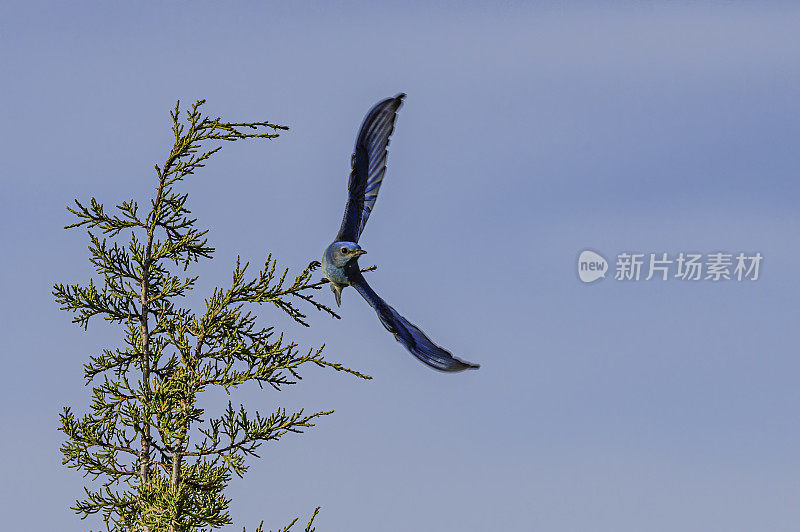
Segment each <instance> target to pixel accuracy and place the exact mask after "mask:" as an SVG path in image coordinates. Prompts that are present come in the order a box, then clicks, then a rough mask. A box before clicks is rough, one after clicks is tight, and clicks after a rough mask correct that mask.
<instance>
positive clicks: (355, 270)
mask: <svg viewBox="0 0 800 532" xmlns="http://www.w3.org/2000/svg"><path fill="white" fill-rule="evenodd" d="M405 96H406V95H405V94H398V95H397V96H395V97H394V98H387V99H385V100H383V101H381V102H379V103H378V104H377V105H375V107H373V108H372V109H371V110H370V111H369V113H367V116H366V118H365V119H364V123H363V124H362V125H361V130H360V131H359V132H358V137H357V139H356V147H355V152H354V153H353V156H352V158H351V167H352V169H351V171H350V181H349V184H348V193H349V197H348V200H347V206H346V207H345V211H344V218H343V219H342V226H341V228H340V229H339V234H338V235H336V239H335V240H334V242H333V243H332V244H331V245H330V246H328V248H327V249H326V250H325V254H324V255H323V256H322V272H323V274H324V275H325V277H326V278H327V279H328V281H330V285H331V290H332V291H333V294H334V296H335V297H336V304H337V305H339V306H341V304H342V290H344V288H345V287H347V286H352V287H353V288H355V289H356V291H358V293H359V294H361V297H363V298H364V299H365V300H366V301H367V303H369V304H370V306H372V308H373V309H375V312H377V313H378V318H379V319H380V320H381V323H382V324H383V326H384V327H386V330H388V331H389V332H390V333H392V334H393V335H394V337H395V338H396V339H397V341H398V342H400V343H401V344H403V345H404V346H405V347H406V349H408V351H409V352H411V354H412V355H414V356H415V357H417V358H418V359H419V360H421V361H422V362H424V363H425V364H427V365H428V366H430V367H432V368H435V369H438V370H440V371H462V370H465V369H470V368H478V367H479V366H478V365H477V364H471V363H469V362H464V361H462V360H459V359H457V358H455V357H454V356H453V355H452V354H451V353H450V352H449V351H447V350H445V349H442V348H441V347H439V346H438V345H436V344H435V343H433V342H432V341H431V339H430V338H428V337H427V336H426V335H425V333H424V332H422V331H421V330H420V329H419V328H418V327H417V326H416V325H414V324H413V323H411V322H409V321H408V320H407V319H405V318H404V317H403V316H401V315H400V314H399V313H398V312H397V311H396V310H395V309H393V308H392V307H391V306H389V304H387V303H386V301H384V300H383V299H381V298H380V297H379V296H378V294H376V293H375V291H374V290H373V289H372V288H371V287H370V286H369V284H367V281H366V279H364V276H363V275H362V274H361V270H360V268H359V266H358V258H359V257H360V256H361V255H363V254H365V253H366V251H364V250H363V249H361V246H359V245H358V239H359V237H360V236H361V232H362V231H363V230H364V225H366V223H367V219H368V218H369V215H370V212H372V207H373V206H374V205H375V200H376V199H377V198H378V190H379V189H380V187H381V182H382V181H383V176H384V174H385V173H386V156H387V153H388V152H387V147H388V146H389V137H390V136H391V134H392V131H393V130H394V122H395V119H396V117H397V110H398V109H400V106H401V105H403V98H405ZM316 265H319V264H318V263H316Z"/></svg>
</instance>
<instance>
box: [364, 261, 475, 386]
mask: <svg viewBox="0 0 800 532" xmlns="http://www.w3.org/2000/svg"><path fill="white" fill-rule="evenodd" d="M348 280H349V281H350V285H351V286H352V287H354V288H355V289H356V290H358V293H359V294H361V296H362V297H363V298H364V299H366V300H367V303H369V304H370V305H371V306H372V308H374V309H375V312H377V313H378V318H379V319H380V320H381V323H382V324H383V326H384V327H386V330H388V331H389V332H390V333H392V334H393V335H394V337H395V338H396V339H397V341H398V342H400V343H401V344H403V345H404V346H405V347H406V349H408V350H409V351H410V352H411V354H412V355H414V356H415V357H417V358H418V359H420V360H421V361H422V362H424V363H425V364H427V365H429V366H430V367H432V368H434V369H438V370H440V371H462V370H465V369H477V368H478V367H480V366H479V365H478V364H470V363H469V362H464V361H462V360H459V359H457V358H455V357H454V356H453V355H452V354H451V353H450V352H449V351H447V350H445V349H442V348H441V347H439V346H438V345H436V344H435V343H433V342H432V341H431V339H430V338H428V337H427V336H425V333H424V332H422V331H421V330H419V328H417V326H416V325H414V324H413V323H411V322H410V321H408V320H407V319H405V318H404V317H403V316H401V315H400V314H399V313H398V312H397V311H396V310H395V309H393V308H392V307H390V306H389V304H387V303H386V301H384V300H383V299H381V298H380V296H378V294H376V293H375V291H374V290H373V289H372V287H370V286H369V285H368V284H367V280H366V279H364V276H363V275H361V272H360V271H358V268H356V269H355V272H352V273H351V272H348Z"/></svg>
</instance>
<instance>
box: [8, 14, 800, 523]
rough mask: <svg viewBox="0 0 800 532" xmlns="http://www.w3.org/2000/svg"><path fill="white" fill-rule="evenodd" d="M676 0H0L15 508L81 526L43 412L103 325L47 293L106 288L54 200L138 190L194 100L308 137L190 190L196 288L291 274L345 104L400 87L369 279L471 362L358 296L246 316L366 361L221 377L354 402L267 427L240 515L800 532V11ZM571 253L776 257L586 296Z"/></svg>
mask: <svg viewBox="0 0 800 532" xmlns="http://www.w3.org/2000/svg"><path fill="white" fill-rule="evenodd" d="M531 4H532V3H531ZM667 4H668V5H667ZM692 4H693V3H689V2H669V3H666V2H664V3H662V2H629V3H628V2H626V3H615V4H612V3H604V5H605V6H606V7H605V8H603V9H600V8H598V7H589V6H587V5H584V4H578V3H576V4H572V7H569V8H565V7H562V6H560V5H557V4H555V3H553V4H537V5H529V4H528V3H525V4H517V3H515V2H503V3H499V4H498V5H494V6H491V7H490V5H489V4H481V3H477V2H469V3H456V2H448V3H440V4H437V5H429V4H427V3H423V2H417V3H411V4H409V3H397V4H395V5H392V6H389V5H385V3H380V7H378V6H376V5H375V3H373V2H369V3H341V4H339V3H337V5H336V7H333V6H332V5H329V6H328V7H311V6H310V5H308V4H304V6H303V7H287V6H286V5H281V4H278V3H261V2H251V3H233V2H226V3H222V4H218V3H212V2H198V3H191V4H190V3H177V2H171V3H168V4H165V5H162V4H160V3H159V4H157V3H150V4H145V5H141V4H139V3H127V5H121V4H120V3H110V2H109V3H100V2H96V3H81V2H77V3H74V2H69V3H67V2H55V3H49V4H48V3H23V2H16V3H11V2H7V3H4V4H3V5H2V6H0V72H1V74H0V76H1V77H2V85H1V87H2V95H3V98H2V103H1V104H0V111H2V113H1V114H0V116H2V120H3V127H2V128H0V146H2V150H1V153H2V171H1V172H2V174H1V176H2V177H1V178H2V183H3V193H2V195H0V207H1V208H0V227H2V232H0V235H1V238H2V240H1V243H2V250H3V253H2V260H0V289H1V290H2V301H3V304H2V305H0V324H2V325H0V328H2V333H3V334H2V336H3V339H4V342H3V355H2V356H3V372H2V377H0V379H2V386H1V387H0V412H2V422H3V426H4V427H5V435H4V436H3V437H2V438H0V456H2V457H3V459H2V477H3V481H2V482H0V501H2V502H0V508H2V510H3V511H2V514H3V522H4V525H3V526H4V528H5V529H7V530H60V531H78V530H84V529H88V528H89V527H94V528H95V530H96V529H97V523H96V522H92V523H89V522H80V521H79V520H78V519H77V517H75V516H74V515H73V514H72V512H71V511H70V510H68V509H67V508H68V506H69V505H70V504H71V503H72V501H73V500H74V499H75V498H76V497H79V496H80V495H81V486H82V485H83V482H84V479H82V478H81V476H80V475H79V474H78V473H76V472H74V471H71V470H67V469H65V468H63V467H62V466H61V465H60V461H61V455H60V453H59V451H58V448H59V445H60V444H61V442H62V434H61V433H59V432H57V431H56V427H57V426H58V413H59V411H60V410H61V408H62V406H63V405H72V406H73V407H75V408H77V409H79V410H80V409H82V408H84V407H85V406H86V405H87V404H88V401H89V390H88V389H87V388H84V387H83V378H82V367H81V366H82V363H83V362H85V361H86V360H87V358H88V357H89V356H90V355H91V354H95V353H97V350H98V349H99V348H100V347H103V346H108V345H111V344H113V343H114V342H116V340H117V335H116V332H115V331H114V330H113V329H110V328H108V327H106V326H105V325H104V324H103V323H101V322H97V323H96V324H95V325H93V326H90V328H89V332H88V333H84V332H83V331H82V330H80V329H78V328H77V327H75V326H74V325H71V324H70V316H69V315H68V314H66V313H64V312H59V311H58V309H57V305H56V304H55V303H54V302H53V301H52V296H51V294H50V290H51V286H52V284H53V283H54V282H70V283H75V282H80V283H84V282H86V281H87V280H88V278H89V277H90V275H91V270H90V267H89V263H88V260H87V258H88V252H87V250H86V244H87V241H86V236H85V233H83V232H82V231H79V230H73V231H69V232H68V231H64V230H63V229H61V228H62V226H64V225H65V224H67V223H69V222H70V218H69V216H68V215H67V213H66V211H65V210H64V205H65V204H67V203H69V202H70V201H72V199H73V198H79V199H88V198H90V197H91V196H95V197H97V198H98V199H99V200H101V201H103V202H105V203H106V204H108V205H113V204H115V203H118V202H121V201H124V200H127V199H130V198H136V199H139V200H144V199H145V198H147V197H149V196H148V195H149V194H150V193H151V190H152V186H153V183H154V175H153V170H152V167H153V164H154V163H160V162H161V161H162V160H163V159H164V157H165V155H166V153H167V150H168V149H169V147H170V138H169V136H170V131H169V126H170V123H169V114H168V112H169V110H170V108H171V107H172V106H173V105H174V103H175V100H176V99H179V98H180V99H181V100H183V101H184V102H187V103H188V102H191V101H192V100H194V99H198V98H206V99H207V100H208V104H207V110H208V112H210V113H212V114H215V115H221V116H223V117H224V118H227V119H230V120H256V119H268V120H272V121H276V122H279V123H284V124H287V125H289V126H291V130H290V131H288V132H287V133H286V134H285V135H282V137H281V138H280V139H279V140H276V141H273V142H269V143H267V142H261V143H255V142H253V143H237V144H236V145H229V146H226V147H225V149H224V151H223V153H222V154H221V155H219V156H218V157H216V159H215V160H214V161H213V162H212V163H211V164H209V165H208V166H207V168H206V169H205V170H204V171H202V172H201V173H199V174H198V175H196V176H195V178H193V179H192V180H191V182H189V183H187V190H188V192H189V193H190V204H189V207H190V208H191V209H192V210H193V212H194V214H195V215H196V216H197V217H198V218H199V220H200V224H201V225H203V226H206V227H209V228H210V229H211V232H210V239H211V242H212V243H213V245H214V246H215V247H216V248H217V252H216V258H215V259H214V260H213V261H210V262H205V263H203V264H201V265H200V266H198V267H197V269H196V271H197V272H198V273H199V274H201V276H202V277H201V284H200V287H199V289H198V291H197V298H200V297H202V296H204V295H206V294H207V293H208V291H210V289H211V288H212V287H213V286H215V285H217V284H225V283H228V282H229V279H230V271H231V268H232V265H233V263H234V260H235V256H236V254H240V255H241V256H242V257H243V258H244V259H248V260H251V261H255V262H259V261H261V260H263V258H264V257H265V255H266V253H267V252H268V251H270V252H273V253H274V254H275V255H276V256H277V257H278V258H279V259H280V261H281V263H282V264H284V265H286V266H289V267H292V268H300V267H302V266H303V265H305V264H307V263H308V262H309V261H310V260H312V259H317V258H319V257H320V256H321V253H322V251H323V249H324V248H325V246H326V245H327V244H328V243H329V242H330V240H331V238H332V237H333V236H334V235H335V233H336V231H337V229H338V224H339V221H340V219H341V215H342V210H343V207H344V201H345V187H346V181H347V175H348V170H349V160H350V153H351V150H352V145H353V140H354V137H355V133H356V131H357V129H358V126H359V124H360V122H361V119H362V118H363V116H364V114H365V113H366V111H367V110H368V109H369V107H370V106H372V105H373V104H374V103H375V102H377V101H378V100H380V99H382V98H384V97H387V96H391V95H394V94H396V93H397V92H401V91H403V92H406V93H408V98H407V100H406V104H405V105H404V106H403V108H402V109H401V111H400V116H399V118H398V122H397V127H396V129H395V133H394V136H393V138H392V143H391V146H390V154H389V168H388V173H387V175H386V178H385V180H384V184H383V188H382V190H381V196H380V198H379V199H378V201H377V204H376V206H375V210H374V211H373V214H372V217H371V219H370V222H369V224H368V225H367V227H366V230H365V232H364V236H363V238H362V241H361V243H362V245H363V246H364V248H365V249H367V250H368V251H369V255H368V256H367V257H365V258H368V259H370V260H369V263H373V262H374V263H376V264H378V265H379V269H378V271H377V272H375V273H373V274H371V275H370V277H369V280H370V282H371V284H372V285H373V287H374V288H375V289H376V290H377V291H378V293H379V294H381V295H382V296H383V297H385V298H386V299H387V300H388V301H389V302H390V303H391V304H393V305H394V306H395V307H396V308H398V310H400V311H401V312H402V313H404V314H405V315H406V316H408V317H409V318H410V319H411V320H412V321H414V322H415V323H417V324H419V325H420V326H421V327H422V328H423V329H424V330H425V331H426V332H427V333H428V334H429V335H430V336H431V337H432V338H433V339H434V340H435V341H437V342H438V343H440V344H442V345H443V346H445V347H447V348H449V349H450V350H452V351H453V353H455V354H456V355H458V356H460V357H462V358H464V359H466V360H470V361H475V362H478V363H480V364H481V369H480V370H479V371H474V372H467V373H461V374H454V375H447V374H441V373H437V372H434V371H432V370H430V369H428V368H426V367H424V366H423V365H421V364H420V363H418V362H417V361H416V360H415V359H413V358H412V357H411V356H410V355H408V354H407V353H406V352H405V351H404V350H403V348H402V347H401V346H400V345H399V344H398V343H396V342H395V341H394V339H393V338H392V337H391V335H389V334H387V333H386V331H385V330H384V329H383V328H382V327H381V326H380V324H379V323H378V321H377V319H376V317H375V315H374V313H373V312H372V310H371V309H370V308H369V307H368V306H367V305H366V304H365V303H364V301H362V300H361V298H360V297H358V295H357V294H356V293H355V292H354V291H352V290H348V291H346V292H345V294H344V296H343V306H342V315H343V319H342V320H341V321H335V320H331V319H329V318H327V317H325V316H324V315H318V316H313V326H312V327H311V328H310V329H303V328H299V327H295V326H293V325H291V324H290V323H288V322H287V321H286V320H285V319H282V318H280V317H279V316H278V314H277V311H276V310H274V309H271V308H263V309H261V310H260V311H259V314H260V316H261V317H262V319H263V321H262V323H265V324H269V323H277V325H279V326H281V327H284V328H285V330H286V331H287V333H288V334H289V335H290V336H292V337H294V338H296V339H297V340H298V341H300V342H301V344H302V345H306V346H316V345H319V344H321V343H323V342H324V343H326V344H327V347H326V351H327V354H328V357H329V358H331V359H333V360H339V361H342V362H344V363H346V364H347V365H349V366H351V367H355V368H358V369H360V370H363V371H365V372H366V373H368V374H370V375H372V376H374V380H372V381H369V382H363V381H358V380H356V379H353V378H350V377H348V376H346V375H341V374H337V373H333V372H327V371H323V370H317V369H311V370H310V371H308V372H307V378H306V379H304V380H303V381H302V382H301V384H299V385H298V386H296V387H294V388H293V389H291V390H290V391H287V392H285V393H282V394H277V393H276V392H273V391H269V390H263V391H261V390H258V389H257V387H252V388H246V389H244V390H241V391H240V392H237V393H236V394H235V395H234V397H233V400H234V401H237V402H245V403H247V404H249V405H251V406H253V407H258V408H259V409H261V410H264V411H269V410H270V409H272V408H274V407H275V406H277V405H282V406H286V407H289V408H290V407H301V406H303V407H306V408H308V409H335V410H336V413H335V414H334V415H333V416H330V417H328V418H325V419H323V420H322V421H320V423H319V424H318V426H317V427H316V428H315V429H313V430H312V431H311V432H309V433H308V434H307V435H304V436H299V437H287V438H286V439H284V440H282V441H281V442H279V443H278V444H276V445H268V446H265V447H263V448H262V451H263V452H262V456H263V459H261V460H256V461H253V462H251V463H252V464H253V467H252V468H251V471H250V473H249V474H248V476H247V477H246V478H245V480H234V481H233V482H232V484H231V488H230V494H231V495H232V496H233V498H234V501H233V504H232V507H231V512H232V515H233V517H234V520H235V522H236V524H237V527H230V528H229V530H240V529H241V528H240V527H241V526H243V525H247V527H248V530H249V529H251V527H253V526H254V525H255V524H257V523H258V522H259V521H260V520H261V519H264V520H265V521H266V524H267V525H268V526H270V527H273V528H277V527H279V526H282V525H283V524H284V523H286V522H287V521H289V520H290V519H291V518H292V517H294V516H296V515H301V516H304V517H305V516H308V515H309V514H310V512H311V511H312V510H313V508H314V507H315V506H316V505H321V506H322V507H323V509H322V512H321V514H320V516H319V518H318V520H317V521H316V522H317V524H318V530H320V531H353V530H365V531H366V530H387V531H408V530H443V531H486V530H536V531H540V530H542V531H548V530H559V531H586V530H599V531H614V532H618V531H641V530H647V531H674V530H681V531H708V530H725V531H726V532H732V531H752V530H770V531H777V530H797V526H798V525H797V524H798V522H800V480H798V479H800V455H798V449H799V448H800V424H798V421H799V419H798V418H799V417H800V414H799V412H800V409H799V408H798V407H799V406H800V387H799V386H798V385H797V381H798V379H799V378H800V358H799V355H800V353H798V350H797V344H798V339H799V338H800V332H798V331H799V330H800V329H799V328H798V327H797V301H798V296H800V285H799V284H798V281H797V278H798V276H797V269H798V265H800V252H799V251H798V236H800V217H799V216H798V206H797V204H798V195H799V194H800V181H799V180H798V170H800V156H798V153H800V151H798V138H800V104H798V101H799V100H798V94H800V91H798V89H800V32H798V31H797V28H798V27H800V9H798V8H797V7H796V6H791V4H790V3H788V2H787V3H785V4H777V3H775V4H768V3H762V2H758V3H756V2H751V3H748V5H742V4H744V3H732V2H706V3H704V6H703V7H697V6H694V5H692ZM587 248H589V249H593V250H595V251H598V252H600V253H601V254H603V255H604V256H605V257H606V258H608V259H609V260H610V261H612V262H613V261H614V258H615V257H616V255H617V254H618V253H620V252H623V251H634V252H643V253H649V252H657V253H662V252H664V253H670V254H672V255H674V254H677V253H679V252H681V251H684V252H688V251H695V252H700V253H712V252H718V251H723V252H728V253H738V252H740V251H743V252H747V253H754V252H760V253H761V254H762V255H763V256H764V261H763V263H762V265H761V271H760V278H759V279H758V280H757V281H749V282H736V281H723V282H719V283H713V282H711V281H701V282H694V283H693V282H681V281H679V280H676V279H673V280H670V281H666V282H660V281H655V280H651V281H649V282H645V281H639V282H622V281H615V280H614V279H613V278H612V276H611V275H609V277H608V278H606V279H604V280H600V281H598V282H596V283H594V284H591V285H589V284H583V283H581V282H580V281H579V279H578V276H577V273H576V268H577V266H576V258H577V256H578V254H579V253H580V251H582V250H583V249H587ZM612 268H613V264H612ZM321 297H323V298H326V300H327V301H329V302H332V301H333V298H332V295H331V294H329V293H327V292H324V293H321ZM214 399H218V400H225V398H224V396H216V397H215V398H214Z"/></svg>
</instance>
